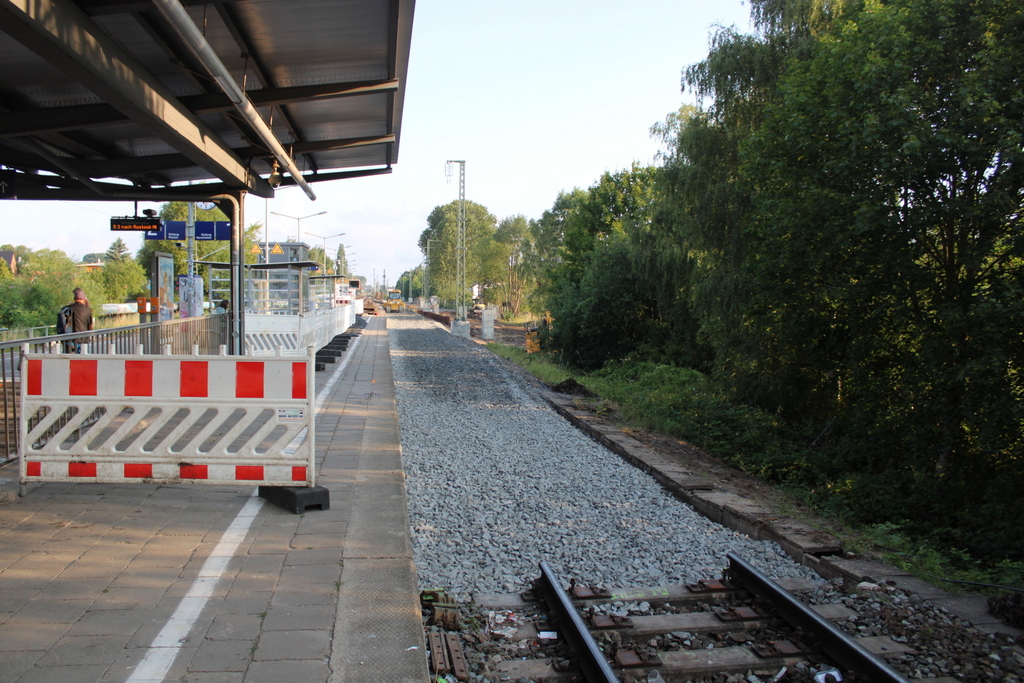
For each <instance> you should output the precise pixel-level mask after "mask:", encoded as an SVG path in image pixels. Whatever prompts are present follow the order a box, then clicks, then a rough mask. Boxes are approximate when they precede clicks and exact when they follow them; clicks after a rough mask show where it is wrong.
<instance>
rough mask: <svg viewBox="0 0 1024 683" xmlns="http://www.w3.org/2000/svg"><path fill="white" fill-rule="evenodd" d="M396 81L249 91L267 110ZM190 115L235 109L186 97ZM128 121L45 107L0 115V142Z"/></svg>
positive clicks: (78, 108)
mask: <svg viewBox="0 0 1024 683" xmlns="http://www.w3.org/2000/svg"><path fill="white" fill-rule="evenodd" d="M397 89H398V81H396V80H394V79H389V80H384V81H359V82H357V83H325V84H323V85H299V86H293V87H289V88H264V89H263V90H250V91H248V95H249V99H250V100H252V103H253V104H254V105H256V106H257V107H269V106H277V105H282V104H292V103H298V102H314V101H316V100H329V99H334V98H336V97H352V96H355V95H374V94H378V93H389V92H394V91H395V90H397ZM178 101H179V102H181V103H182V104H183V105H184V106H185V108H186V109H188V110H189V111H191V112H192V113H193V114H213V113H217V112H223V111H230V110H233V109H234V108H235V106H234V105H233V104H232V103H231V100H229V99H228V96H227V95H223V94H219V93H216V94H209V95H186V96H184V97H181V98H179V99H178ZM127 120H128V117H127V116H126V115H125V114H123V113H122V112H120V111H118V110H117V109H116V108H115V107H112V106H110V105H109V104H79V105H72V106H69V107H48V108H46V109H32V110H30V111H10V112H0V138H3V137H19V136H22V135H42V134H44V133H57V132H60V131H64V130H71V129H75V130H79V129H82V128H89V127H91V126H106V125H110V124H112V123H123V122H125V121H127Z"/></svg>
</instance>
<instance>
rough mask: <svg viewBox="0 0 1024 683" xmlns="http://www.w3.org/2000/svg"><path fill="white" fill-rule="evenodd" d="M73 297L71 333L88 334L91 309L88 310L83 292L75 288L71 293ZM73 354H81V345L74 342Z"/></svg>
mask: <svg viewBox="0 0 1024 683" xmlns="http://www.w3.org/2000/svg"><path fill="white" fill-rule="evenodd" d="M72 293H73V294H74V296H75V301H74V303H72V304H71V306H70V308H71V330H70V331H71V332H89V331H91V330H92V309H91V308H89V299H87V298H86V296H85V290H84V289H82V288H81V287H75V289H74V290H73V291H72ZM74 344H75V353H81V351H82V344H81V342H80V341H79V340H77V339H76V340H75V342H74Z"/></svg>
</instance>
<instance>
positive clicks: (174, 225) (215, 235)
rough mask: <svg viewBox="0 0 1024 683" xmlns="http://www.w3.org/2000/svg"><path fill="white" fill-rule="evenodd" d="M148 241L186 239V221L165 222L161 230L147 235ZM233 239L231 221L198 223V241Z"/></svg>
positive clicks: (152, 231)
mask: <svg viewBox="0 0 1024 683" xmlns="http://www.w3.org/2000/svg"><path fill="white" fill-rule="evenodd" d="M146 239H147V240H183V239H185V221H164V222H163V227H162V228H161V229H159V230H150V231H148V232H147V233H146ZM230 239H231V221H196V241H199V242H204V241H213V240H217V241H222V242H223V241H227V240H230Z"/></svg>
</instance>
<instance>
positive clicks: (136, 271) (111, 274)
mask: <svg viewBox="0 0 1024 683" xmlns="http://www.w3.org/2000/svg"><path fill="white" fill-rule="evenodd" d="M94 275H95V276H97V278H96V279H98V281H99V282H100V283H101V284H102V286H103V289H104V291H105V295H106V299H107V302H109V303H120V302H124V301H134V300H135V299H136V298H137V297H140V296H148V295H149V288H148V281H147V279H146V271H145V270H143V268H142V266H140V265H139V264H138V262H136V261H135V260H133V259H124V260H119V261H110V262H108V263H107V264H106V265H105V266H103V268H101V269H100V270H99V271H97V272H96V273H95V274H94Z"/></svg>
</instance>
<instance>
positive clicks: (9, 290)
mask: <svg viewBox="0 0 1024 683" xmlns="http://www.w3.org/2000/svg"><path fill="white" fill-rule="evenodd" d="M10 250H11V251H14V252H15V253H17V254H18V255H19V256H20V258H21V261H20V263H19V266H20V268H19V274H18V276H17V277H14V278H12V279H11V280H7V281H5V282H4V283H3V285H2V287H3V289H2V290H0V292H2V296H0V325H3V326H4V327H35V326H38V325H52V324H54V320H55V319H56V316H57V311H58V310H59V309H60V307H61V306H63V305H64V304H66V303H68V302H70V301H71V292H72V290H73V289H74V288H75V287H76V286H78V285H79V284H85V283H86V280H85V278H83V276H82V274H81V273H80V272H79V269H78V268H77V267H76V266H75V262H74V261H72V260H71V258H70V257H69V256H68V255H67V254H65V253H64V252H63V251H60V250H58V249H40V250H39V251H32V250H31V249H28V248H27V247H22V246H18V247H14V248H13V249H10ZM87 293H88V290H87Z"/></svg>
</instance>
